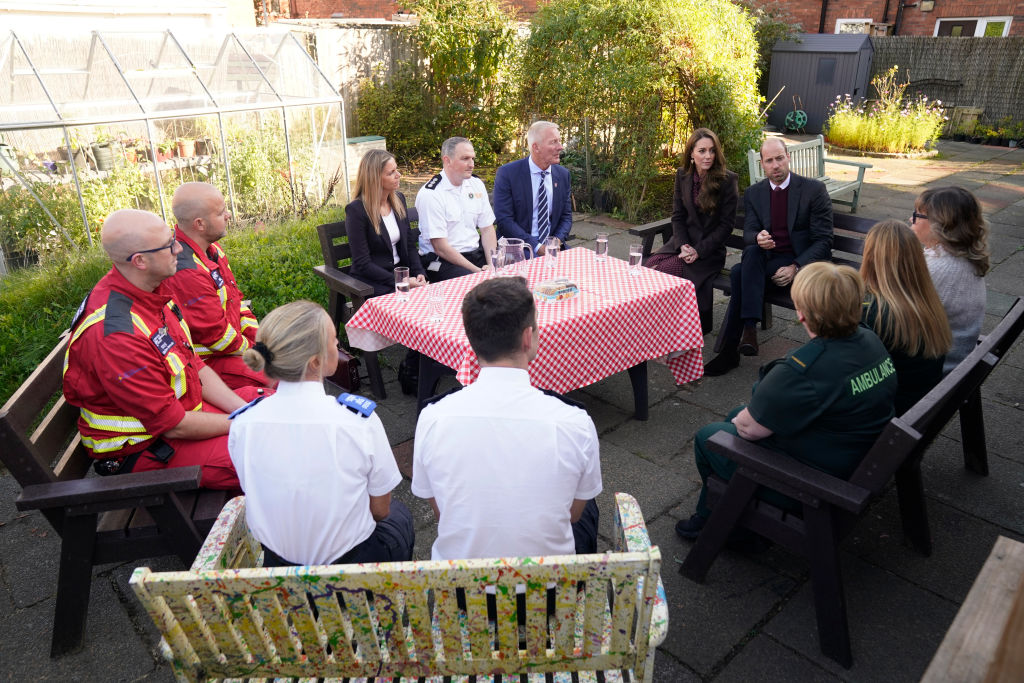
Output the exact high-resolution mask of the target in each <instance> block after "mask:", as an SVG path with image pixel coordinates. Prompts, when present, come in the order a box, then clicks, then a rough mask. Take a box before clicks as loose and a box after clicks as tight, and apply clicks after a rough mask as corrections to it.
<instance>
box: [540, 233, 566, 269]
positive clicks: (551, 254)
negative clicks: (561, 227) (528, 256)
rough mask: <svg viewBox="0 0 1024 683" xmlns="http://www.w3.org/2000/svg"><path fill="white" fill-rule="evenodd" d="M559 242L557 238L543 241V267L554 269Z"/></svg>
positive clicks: (556, 262)
mask: <svg viewBox="0 0 1024 683" xmlns="http://www.w3.org/2000/svg"><path fill="white" fill-rule="evenodd" d="M561 244H562V243H561V241H560V240H559V239H558V238H557V237H549V238H547V239H546V240H544V266H545V267H546V268H554V267H555V266H557V265H558V250H559V248H560V247H561Z"/></svg>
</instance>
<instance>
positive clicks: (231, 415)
mask: <svg viewBox="0 0 1024 683" xmlns="http://www.w3.org/2000/svg"><path fill="white" fill-rule="evenodd" d="M265 398H266V396H257V397H256V398H254V399H253V400H251V401H249V402H248V403H246V404H245V405H244V406H242V407H241V408H239V409H238V410H236V411H235V412H233V413H231V414H230V415H228V419H229V420H234V419H235V418H236V417H238V416H239V415H241V414H242V413H244V412H245V411H247V410H249V408H252V407H253V406H254V405H256V404H257V403H259V402H260V401H262V400H263V399H265Z"/></svg>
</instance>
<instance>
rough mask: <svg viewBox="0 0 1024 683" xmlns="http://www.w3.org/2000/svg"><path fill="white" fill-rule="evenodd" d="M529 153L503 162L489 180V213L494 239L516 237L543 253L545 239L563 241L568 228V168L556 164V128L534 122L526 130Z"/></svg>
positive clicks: (559, 145)
mask: <svg viewBox="0 0 1024 683" xmlns="http://www.w3.org/2000/svg"><path fill="white" fill-rule="evenodd" d="M526 143H527V145H529V148H530V156H528V157H526V158H525V159H520V160H519V161H513V162H511V163H508V164H505V165H504V166H502V167H501V168H499V169H498V174H497V175H496V176H495V178H494V217H495V224H496V226H497V228H498V237H518V238H519V239H521V240H524V241H526V242H527V243H529V245H530V246H531V247H533V250H534V253H536V254H537V255H538V256H539V255H540V254H543V253H544V239H545V238H547V237H549V236H550V237H557V238H558V240H559V242H561V243H565V240H566V239H567V238H568V237H569V230H570V229H571V228H572V193H571V191H570V187H569V171H568V170H567V169H566V168H565V167H563V166H560V165H559V164H558V161H559V159H560V158H561V154H562V150H563V149H564V148H563V147H562V141H561V139H560V136H559V133H558V126H557V125H555V124H554V123H551V122H550V121H535V122H534V123H533V125H532V126H530V130H528V131H527V133H526Z"/></svg>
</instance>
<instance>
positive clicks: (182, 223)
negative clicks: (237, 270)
mask: <svg viewBox="0 0 1024 683" xmlns="http://www.w3.org/2000/svg"><path fill="white" fill-rule="evenodd" d="M171 210H172V211H173V212H174V218H175V219H176V220H177V222H178V223H177V226H176V227H177V234H178V241H179V242H180V243H181V246H182V250H181V253H179V254H178V270H177V272H176V273H175V274H174V276H173V277H171V278H170V279H168V280H167V282H166V285H165V286H166V287H168V288H169V290H170V292H171V294H172V295H173V296H174V300H175V301H177V302H178V304H179V305H180V306H181V312H182V314H183V315H184V316H185V322H187V323H188V327H189V330H190V331H191V332H192V342H193V344H194V345H195V350H196V353H198V354H199V356H200V358H202V359H203V361H204V362H205V363H206V364H207V365H208V366H210V367H211V368H213V370H214V371H215V372H216V373H217V374H218V375H220V378H221V379H222V380H224V383H225V384H227V385H228V386H229V387H231V388H232V389H238V388H239V387H245V386H254V387H261V386H266V385H268V384H270V381H269V380H268V379H267V377H266V376H265V375H264V374H263V373H262V372H254V371H253V370H251V369H250V368H249V367H248V366H247V365H246V364H245V362H244V361H242V353H244V352H245V350H246V349H248V348H249V347H250V346H251V345H252V344H254V343H256V330H257V328H258V325H259V324H258V323H257V321H256V316H255V315H253V313H252V311H250V310H249V308H248V306H243V305H242V292H241V291H240V290H239V289H238V284H237V283H236V282H235V276H234V274H233V273H232V272H231V266H230V265H228V257H227V255H226V254H225V253H224V250H223V249H221V247H220V245H219V244H217V240H219V239H220V238H221V237H223V236H224V234H225V233H226V232H227V224H228V221H229V220H231V212H230V211H228V208H227V205H226V204H225V202H224V195H222V194H221V193H220V190H218V189H217V188H216V187H214V186H213V185H210V184H209V183H185V184H184V185H181V186H180V187H178V189H177V190H175V192H174V198H173V199H172V200H171Z"/></svg>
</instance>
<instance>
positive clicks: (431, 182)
mask: <svg viewBox="0 0 1024 683" xmlns="http://www.w3.org/2000/svg"><path fill="white" fill-rule="evenodd" d="M440 182H441V174H440V173H438V174H437V175H436V176H434V177H433V178H431V179H430V180H428V181H427V184H426V185H424V186H423V187H425V188H427V189H428V190H433V189H434V188H435V187H437V184H438V183H440Z"/></svg>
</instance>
